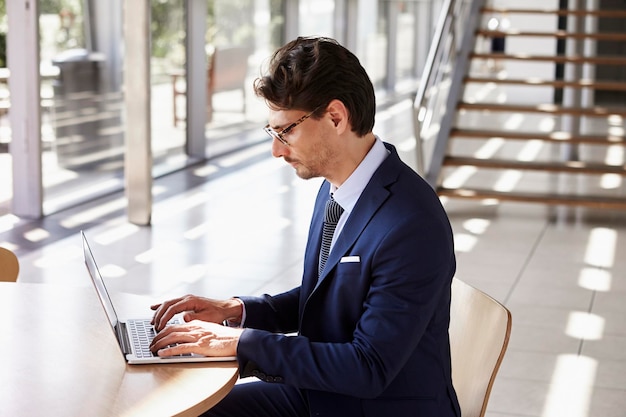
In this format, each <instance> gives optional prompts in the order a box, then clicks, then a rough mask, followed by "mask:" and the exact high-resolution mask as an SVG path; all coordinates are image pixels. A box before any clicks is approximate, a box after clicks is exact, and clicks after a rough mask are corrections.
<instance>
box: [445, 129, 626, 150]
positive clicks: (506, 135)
mask: <svg viewBox="0 0 626 417" xmlns="http://www.w3.org/2000/svg"><path fill="white" fill-rule="evenodd" d="M450 137H455V138H458V139H490V138H502V139H512V140H543V141H548V142H555V143H569V144H586V145H605V146H606V145H626V138H624V137H623V136H615V135H606V136H595V135H580V136H572V135H571V134H569V133H567V132H559V131H557V132H542V133H524V132H517V131H499V130H476V129H460V128H454V129H452V130H451V131H450Z"/></svg>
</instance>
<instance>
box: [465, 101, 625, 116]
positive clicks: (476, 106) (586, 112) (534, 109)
mask: <svg viewBox="0 0 626 417" xmlns="http://www.w3.org/2000/svg"><path fill="white" fill-rule="evenodd" d="M457 108H458V109H462V110H472V111H493V112H522V113H547V114H554V115H562V114H568V115H573V116H590V117H608V116H612V115H617V116H624V117H626V107H599V106H595V107H563V106H558V105H556V104H538V105H535V106H525V105H517V104H495V103H466V102H460V103H459V104H458V105H457Z"/></svg>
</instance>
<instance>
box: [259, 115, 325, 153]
mask: <svg viewBox="0 0 626 417" xmlns="http://www.w3.org/2000/svg"><path fill="white" fill-rule="evenodd" d="M320 108H322V105H320V106H317V107H316V108H315V110H313V111H312V112H311V113H308V114H305V115H304V116H302V117H301V118H299V119H298V120H296V121H295V122H293V123H292V124H290V125H289V126H287V127H286V128H284V129H282V130H281V131H280V132H277V131H275V130H274V129H272V128H271V127H270V124H269V123H268V124H266V125H265V127H264V128H263V130H264V131H265V133H267V134H268V135H269V136H270V137H271V138H272V139H278V141H279V142H280V143H282V144H283V145H285V146H291V145H290V144H289V142H287V139H285V138H284V137H283V136H284V135H286V134H288V133H289V132H291V131H292V130H293V129H294V128H295V127H296V126H298V125H299V124H300V123H302V122H304V121H305V120H306V119H308V118H309V117H311V116H313V115H314V114H315V112H316V111H318V110H319V109H320Z"/></svg>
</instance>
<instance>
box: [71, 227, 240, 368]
mask: <svg viewBox="0 0 626 417" xmlns="http://www.w3.org/2000/svg"><path fill="white" fill-rule="evenodd" d="M80 234H81V237H82V240H83V252H84V255H85V265H86V266H87V271H88V272H89V276H90V277H91V281H92V282H93V285H94V287H95V288H96V293H97V294H98V298H99V299H100V303H101V304H102V307H103V308H104V312H105V313H106V316H107V318H108V319H109V324H110V325H111V329H112V330H113V333H114V334H115V338H116V339H117V343H118V345H119V347H120V350H121V351H122V355H123V356H124V358H125V359H126V362H127V363H129V364H132V365H140V364H155V363H181V362H216V361H233V360H236V359H237V358H236V357H235V356H202V355H195V354H189V355H178V356H169V357H159V356H155V355H154V354H153V353H152V352H150V342H151V341H152V339H153V338H154V336H155V334H156V333H155V331H154V327H153V326H152V325H151V324H150V320H151V318H143V319H142V318H139V319H126V320H123V321H122V320H120V319H119V318H118V316H117V313H116V312H115V308H114V307H113V302H112V301H111V297H110V296H109V292H108V291H107V288H106V285H105V283H104V279H102V275H101V274H100V270H99V269H98V266H97V264H96V260H95V258H94V256H93V252H92V251H91V248H90V247H89V242H87V237H86V236H85V233H84V232H83V231H81V232H80ZM177 323H182V321H181V320H180V319H178V318H174V319H173V320H172V321H171V322H170V324H177Z"/></svg>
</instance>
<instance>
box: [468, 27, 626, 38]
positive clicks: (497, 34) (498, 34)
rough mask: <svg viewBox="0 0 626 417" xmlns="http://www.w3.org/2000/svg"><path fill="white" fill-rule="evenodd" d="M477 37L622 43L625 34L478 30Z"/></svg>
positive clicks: (625, 36)
mask: <svg viewBox="0 0 626 417" xmlns="http://www.w3.org/2000/svg"><path fill="white" fill-rule="evenodd" d="M476 34H477V35H480V36H484V37H488V38H505V37H510V36H526V37H541V38H557V39H567V38H570V39H595V40H603V41H624V40H626V33H608V32H607V33H598V32H594V33H582V32H567V31H564V30H557V31H554V32H528V31H520V30H506V31H500V30H488V29H478V30H477V31H476Z"/></svg>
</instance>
